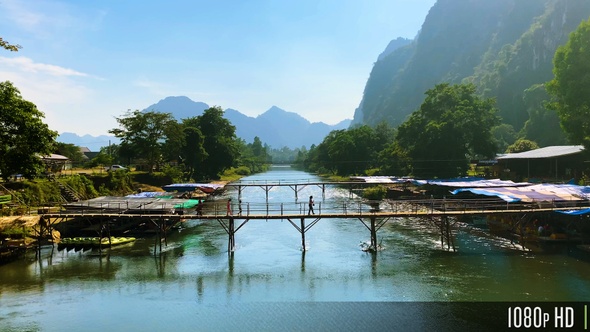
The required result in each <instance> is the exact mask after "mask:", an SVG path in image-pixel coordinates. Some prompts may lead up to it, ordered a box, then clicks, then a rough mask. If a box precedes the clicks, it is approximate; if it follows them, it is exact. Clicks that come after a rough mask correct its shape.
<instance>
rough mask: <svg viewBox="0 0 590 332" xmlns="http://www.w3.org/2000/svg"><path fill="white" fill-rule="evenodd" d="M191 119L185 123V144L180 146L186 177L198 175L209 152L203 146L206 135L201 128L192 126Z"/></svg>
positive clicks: (188, 178)
mask: <svg viewBox="0 0 590 332" xmlns="http://www.w3.org/2000/svg"><path fill="white" fill-rule="evenodd" d="M190 124H191V122H190V121H185V122H184V123H183V125H184V129H183V133H184V144H183V145H182V146H181V148H180V157H181V160H182V162H183V164H184V166H185V172H186V176H185V179H187V180H190V179H194V178H196V177H197V175H198V174H199V169H200V167H201V165H203V162H204V161H205V159H207V157H208V156H209V154H208V153H207V151H205V147H204V146H203V144H204V142H205V137H204V136H203V133H202V132H201V130H199V128H197V127H192V126H191V125H190Z"/></svg>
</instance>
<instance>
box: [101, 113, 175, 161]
mask: <svg viewBox="0 0 590 332" xmlns="http://www.w3.org/2000/svg"><path fill="white" fill-rule="evenodd" d="M116 119H117V122H118V123H119V126H120V128H115V129H111V130H109V133H111V134H113V135H115V136H116V137H118V138H120V139H121V146H120V151H119V153H120V155H125V156H127V157H128V158H142V159H145V161H146V164H147V166H148V171H149V172H151V171H152V170H153V168H154V166H155V165H156V164H158V163H159V162H160V161H161V158H162V153H163V145H164V142H165V140H166V138H167V134H168V135H170V133H171V132H172V131H173V130H172V129H171V127H172V126H175V124H176V122H175V121H174V120H173V118H172V115H170V114H169V113H158V112H154V111H150V112H141V111H139V110H136V111H133V112H128V113H126V114H125V116H124V117H121V118H116Z"/></svg>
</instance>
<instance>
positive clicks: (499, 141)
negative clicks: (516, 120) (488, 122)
mask: <svg viewBox="0 0 590 332" xmlns="http://www.w3.org/2000/svg"><path fill="white" fill-rule="evenodd" d="M491 132H492V136H494V139H495V141H496V146H497V147H498V151H506V149H507V148H508V146H509V145H510V144H512V143H514V142H515V141H516V139H517V137H518V135H517V133H516V131H514V127H512V125H509V124H506V123H503V124H501V125H499V126H495V127H493V128H492V131H491Z"/></svg>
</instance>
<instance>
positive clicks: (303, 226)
mask: <svg viewBox="0 0 590 332" xmlns="http://www.w3.org/2000/svg"><path fill="white" fill-rule="evenodd" d="M301 229H302V232H301V248H303V251H304V252H305V218H303V217H301Z"/></svg>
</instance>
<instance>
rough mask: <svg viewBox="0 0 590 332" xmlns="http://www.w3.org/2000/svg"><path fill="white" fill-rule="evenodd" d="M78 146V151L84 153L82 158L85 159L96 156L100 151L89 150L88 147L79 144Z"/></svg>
mask: <svg viewBox="0 0 590 332" xmlns="http://www.w3.org/2000/svg"><path fill="white" fill-rule="evenodd" d="M79 148H80V152H82V154H83V155H84V160H86V161H88V160H92V159H94V157H96V156H97V155H98V154H99V153H100V152H93V151H90V149H89V148H87V147H85V146H80V147H79Z"/></svg>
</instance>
